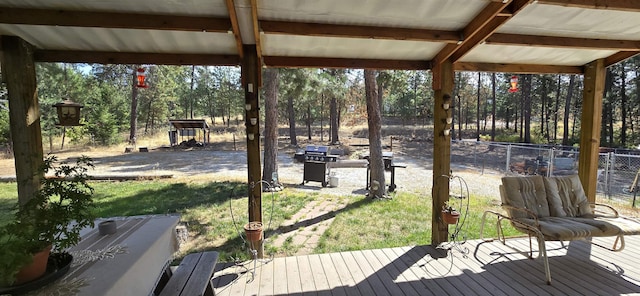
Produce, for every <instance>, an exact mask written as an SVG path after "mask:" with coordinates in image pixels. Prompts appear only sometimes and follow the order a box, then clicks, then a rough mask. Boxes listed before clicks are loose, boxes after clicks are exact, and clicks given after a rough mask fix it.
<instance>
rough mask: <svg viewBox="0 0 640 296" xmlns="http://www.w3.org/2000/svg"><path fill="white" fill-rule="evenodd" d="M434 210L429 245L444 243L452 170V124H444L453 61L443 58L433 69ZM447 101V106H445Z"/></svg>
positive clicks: (447, 229)
mask: <svg viewBox="0 0 640 296" xmlns="http://www.w3.org/2000/svg"><path fill="white" fill-rule="evenodd" d="M432 73H433V90H434V92H435V102H434V104H435V106H434V108H433V110H434V111H433V132H434V135H433V187H432V191H431V194H432V197H433V210H432V213H431V215H432V216H431V225H432V226H431V244H432V245H438V244H440V243H442V242H446V241H447V240H448V237H449V226H448V224H446V223H443V222H442V218H441V213H440V212H441V211H442V206H443V205H444V203H445V202H447V201H448V200H449V177H448V176H449V174H450V171H451V133H450V132H447V131H449V130H450V129H451V124H449V123H447V118H450V117H451V116H452V115H451V112H452V106H453V105H452V104H453V98H452V96H451V94H452V91H453V64H452V63H451V62H450V61H445V62H443V63H442V64H439V65H436V66H435V67H434V68H433V71H432ZM447 104H448V106H447Z"/></svg>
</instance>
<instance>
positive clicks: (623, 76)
mask: <svg viewBox="0 0 640 296" xmlns="http://www.w3.org/2000/svg"><path fill="white" fill-rule="evenodd" d="M625 64H626V62H622V63H620V68H622V69H621V71H620V80H621V82H620V112H621V114H620V115H621V120H622V122H621V125H622V127H621V128H620V145H621V146H622V147H626V146H627V73H626V69H625Z"/></svg>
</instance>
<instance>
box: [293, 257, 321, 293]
mask: <svg viewBox="0 0 640 296" xmlns="http://www.w3.org/2000/svg"><path fill="white" fill-rule="evenodd" d="M296 258H297V260H298V272H299V274H300V286H301V287H302V291H303V292H304V293H303V295H305V296H315V295H318V293H317V292H316V285H315V282H314V279H313V272H312V271H311V264H309V256H298V257H296Z"/></svg>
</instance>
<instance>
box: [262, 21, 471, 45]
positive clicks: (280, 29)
mask: <svg viewBox="0 0 640 296" xmlns="http://www.w3.org/2000/svg"><path fill="white" fill-rule="evenodd" d="M260 27H261V28H262V30H263V31H264V33H265V34H282V35H301V36H321V37H347V38H365V39H388V40H415V41H438V42H450V43H455V42H458V41H459V40H460V35H459V34H458V33H457V32H452V31H442V30H425V29H410V28H389V27H374V26H352V25H333V24H319V23H302V22H282V21H260Z"/></svg>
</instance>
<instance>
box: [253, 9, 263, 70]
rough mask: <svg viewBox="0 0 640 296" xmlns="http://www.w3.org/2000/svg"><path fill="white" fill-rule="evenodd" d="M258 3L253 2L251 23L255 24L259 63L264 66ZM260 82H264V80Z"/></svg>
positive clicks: (254, 33) (254, 35)
mask: <svg viewBox="0 0 640 296" xmlns="http://www.w3.org/2000/svg"><path fill="white" fill-rule="evenodd" d="M257 2H258V1H257V0H251V23H252V24H253V37H254V38H255V40H256V50H257V51H258V63H259V64H262V40H260V24H259V22H258V3H257ZM260 72H262V71H260ZM259 80H260V81H262V79H259Z"/></svg>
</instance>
